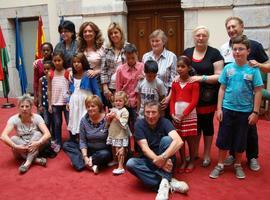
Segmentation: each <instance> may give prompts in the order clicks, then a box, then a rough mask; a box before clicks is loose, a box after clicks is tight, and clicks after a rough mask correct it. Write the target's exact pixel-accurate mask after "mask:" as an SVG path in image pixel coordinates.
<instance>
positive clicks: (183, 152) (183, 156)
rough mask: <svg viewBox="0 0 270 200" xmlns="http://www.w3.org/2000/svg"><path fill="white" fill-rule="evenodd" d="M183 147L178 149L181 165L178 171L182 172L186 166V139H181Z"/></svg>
mask: <svg viewBox="0 0 270 200" xmlns="http://www.w3.org/2000/svg"><path fill="white" fill-rule="evenodd" d="M182 139H183V142H184V145H183V146H182V147H181V149H180V151H179V152H180V156H181V164H180V167H179V169H180V170H183V169H185V167H186V165H187V161H186V138H185V137H182Z"/></svg>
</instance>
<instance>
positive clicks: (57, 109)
mask: <svg viewBox="0 0 270 200" xmlns="http://www.w3.org/2000/svg"><path fill="white" fill-rule="evenodd" d="M52 112H53V113H52V114H53V121H54V130H53V132H54V134H55V140H56V143H57V144H59V145H60V146H61V145H62V123H63V117H62V112H63V113H64V116H65V120H66V124H68V118H69V116H68V111H67V109H66V105H63V106H52Z"/></svg>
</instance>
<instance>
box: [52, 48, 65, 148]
mask: <svg viewBox="0 0 270 200" xmlns="http://www.w3.org/2000/svg"><path fill="white" fill-rule="evenodd" d="M52 61H53V64H54V67H55V69H54V70H51V71H50V72H49V74H48V102H49V109H48V110H49V112H50V113H52V115H53V121H54V126H53V129H54V131H53V132H54V134H55V138H54V139H55V144H56V145H54V143H53V148H54V151H55V152H59V151H60V149H61V145H62V121H63V120H62V113H64V116H65V120H66V123H68V111H67V109H66V103H67V95H68V86H69V82H68V77H69V72H68V71H66V70H65V68H64V66H65V61H64V55H63V53H62V52H54V53H53V58H52Z"/></svg>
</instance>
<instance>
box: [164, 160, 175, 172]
mask: <svg viewBox="0 0 270 200" xmlns="http://www.w3.org/2000/svg"><path fill="white" fill-rule="evenodd" d="M162 169H163V170H164V171H165V172H169V173H170V172H172V169H173V163H172V160H171V159H168V160H167V161H166V163H165V165H164V166H163V167H162Z"/></svg>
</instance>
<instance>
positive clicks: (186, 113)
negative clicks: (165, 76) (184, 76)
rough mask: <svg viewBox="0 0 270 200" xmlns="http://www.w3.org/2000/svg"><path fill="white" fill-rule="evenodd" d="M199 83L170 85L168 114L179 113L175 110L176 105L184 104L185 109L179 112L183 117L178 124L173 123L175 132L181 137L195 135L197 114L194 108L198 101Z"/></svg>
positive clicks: (175, 83)
mask: <svg viewBox="0 0 270 200" xmlns="http://www.w3.org/2000/svg"><path fill="white" fill-rule="evenodd" d="M199 90H200V86H199V83H197V82H194V83H189V82H187V83H185V84H180V82H173V83H172V95H171V100H170V113H171V115H176V114H177V113H179V112H181V111H179V110H176V109H175V108H177V107H178V105H182V104H186V107H185V108H184V109H183V111H182V112H181V115H182V116H183V117H182V119H181V122H180V123H176V122H173V123H174V126H175V128H176V131H177V132H178V134H179V135H180V136H181V137H186V136H195V135H197V113H196V106H197V103H198V100H199Z"/></svg>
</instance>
